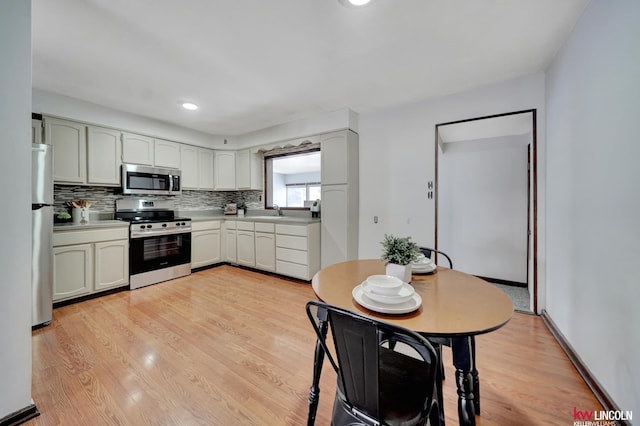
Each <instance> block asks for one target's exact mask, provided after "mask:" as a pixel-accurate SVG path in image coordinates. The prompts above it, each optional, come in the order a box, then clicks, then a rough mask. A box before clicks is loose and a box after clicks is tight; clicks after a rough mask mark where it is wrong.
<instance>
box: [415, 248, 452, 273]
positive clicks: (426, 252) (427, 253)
mask: <svg viewBox="0 0 640 426" xmlns="http://www.w3.org/2000/svg"><path fill="white" fill-rule="evenodd" d="M418 249H419V250H420V252H422V254H424V256H425V257H428V258H429V259H431V256H433V253H436V254H439V255H442V256H443V257H444V258H446V259H447V261H448V262H449V269H453V262H452V261H451V258H450V257H449V255H448V254H447V253H445V252H443V251H440V250H437V249H433V248H429V247H418ZM434 261H435V259H434Z"/></svg>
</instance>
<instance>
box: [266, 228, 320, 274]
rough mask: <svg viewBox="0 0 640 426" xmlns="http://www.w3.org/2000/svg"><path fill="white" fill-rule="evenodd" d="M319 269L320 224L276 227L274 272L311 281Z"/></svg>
mask: <svg viewBox="0 0 640 426" xmlns="http://www.w3.org/2000/svg"><path fill="white" fill-rule="evenodd" d="M319 269H320V224H319V223H311V224H308V225H288V224H277V225H276V272H277V273H278V274H282V275H288V276H291V277H295V278H300V279H302V280H306V281H308V280H311V278H313V276H314V275H315V273H316V272H318V270H319Z"/></svg>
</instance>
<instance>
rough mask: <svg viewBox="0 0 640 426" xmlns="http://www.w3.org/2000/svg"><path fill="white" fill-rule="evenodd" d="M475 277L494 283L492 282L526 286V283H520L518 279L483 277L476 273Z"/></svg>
mask: <svg viewBox="0 0 640 426" xmlns="http://www.w3.org/2000/svg"><path fill="white" fill-rule="evenodd" d="M476 277H478V278H482V279H483V280H485V281H489V282H490V283H494V284H502V285H510V286H511V287H523V288H527V287H528V286H527V283H521V282H518V281H509V280H503V279H500V278H491V277H483V276H480V275H476Z"/></svg>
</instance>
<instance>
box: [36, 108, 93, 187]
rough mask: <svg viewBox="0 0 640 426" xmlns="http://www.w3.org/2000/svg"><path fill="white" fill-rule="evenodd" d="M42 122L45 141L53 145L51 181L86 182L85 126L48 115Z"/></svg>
mask: <svg viewBox="0 0 640 426" xmlns="http://www.w3.org/2000/svg"><path fill="white" fill-rule="evenodd" d="M44 122H45V133H44V134H45V142H46V143H48V144H50V145H53V152H54V155H53V181H54V182H63V183H81V184H82V183H86V180H87V143H86V140H87V139H86V126H85V125H84V124H80V123H75V122H73V121H67V120H59V119H57V118H49V117H46V118H45V120H44Z"/></svg>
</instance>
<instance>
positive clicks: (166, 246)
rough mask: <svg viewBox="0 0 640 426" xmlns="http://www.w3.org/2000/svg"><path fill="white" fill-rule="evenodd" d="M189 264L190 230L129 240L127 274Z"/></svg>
mask: <svg viewBox="0 0 640 426" xmlns="http://www.w3.org/2000/svg"><path fill="white" fill-rule="evenodd" d="M185 264H191V232H185V233H179V234H164V235H162V234H161V235H148V236H144V237H139V238H131V239H130V240H129V274H130V275H136V274H142V273H145V272H150V271H155V270H158V269H164V268H170V267H173V266H178V265H185Z"/></svg>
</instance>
